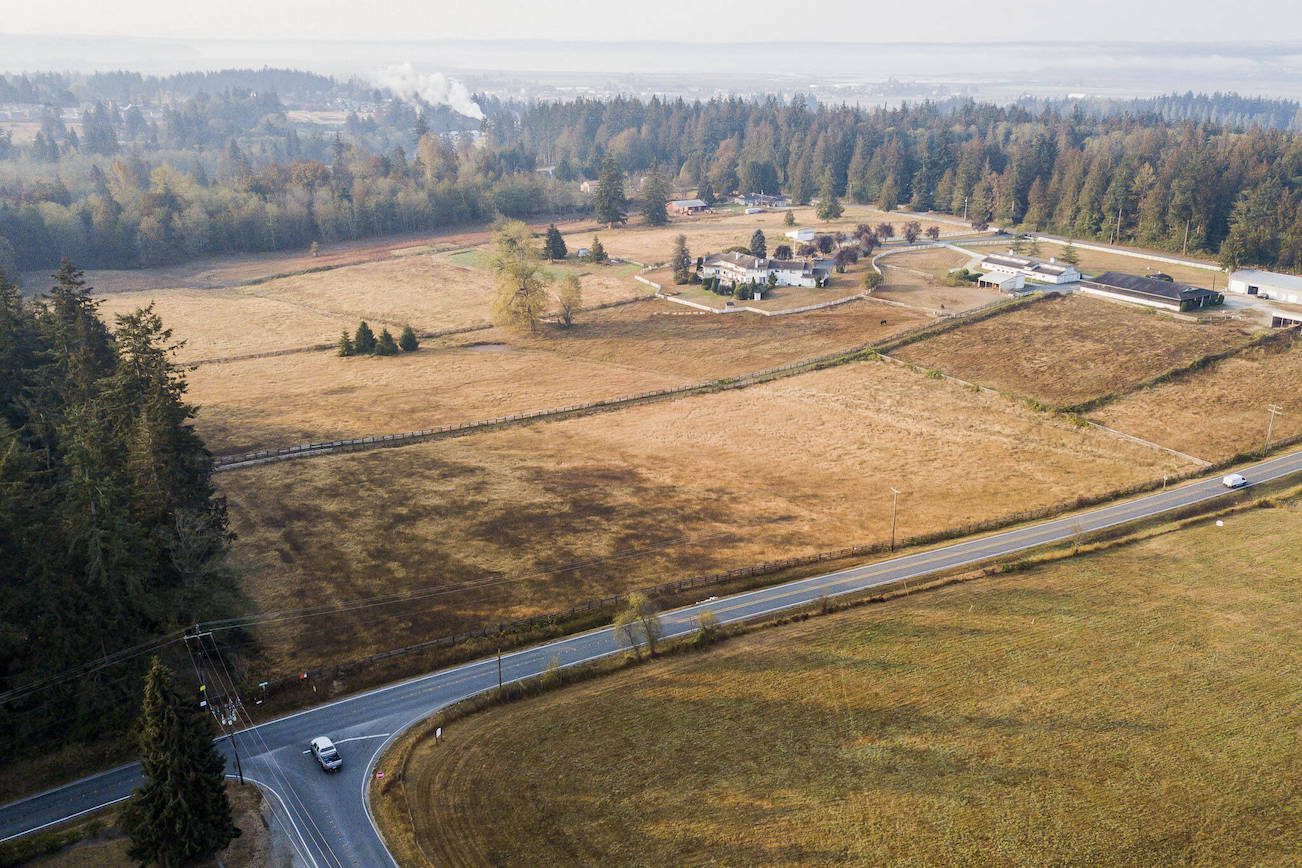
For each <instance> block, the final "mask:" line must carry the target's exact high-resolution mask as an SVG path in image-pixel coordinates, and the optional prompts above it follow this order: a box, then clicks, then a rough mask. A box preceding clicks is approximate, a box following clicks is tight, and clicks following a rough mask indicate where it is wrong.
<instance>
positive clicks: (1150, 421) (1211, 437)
mask: <svg viewBox="0 0 1302 868" xmlns="http://www.w3.org/2000/svg"><path fill="white" fill-rule="evenodd" d="M1272 404H1273V405H1275V406H1277V407H1279V409H1280V414H1279V415H1278V416H1277V417H1276V419H1275V428H1274V432H1273V435H1272V436H1273V437H1274V439H1275V440H1276V441H1279V440H1283V439H1285V438H1289V437H1296V436H1297V435H1298V434H1302V340H1298V339H1295V340H1293V341H1292V343H1291V345H1285V346H1270V347H1260V348H1254V349H1251V350H1248V351H1246V352H1244V353H1242V354H1240V355H1237V356H1234V357H1232V358H1229V359H1223V360H1221V361H1219V362H1217V363H1215V364H1214V365H1212V366H1211V367H1208V368H1205V369H1203V370H1200V371H1197V372H1195V373H1193V374H1190V375H1189V376H1187V377H1182V378H1180V379H1179V380H1176V381H1174V382H1170V383H1163V384H1161V385H1158V386H1153V387H1151V388H1147V389H1141V390H1140V391H1138V392H1134V393H1132V394H1130V395H1127V396H1126V397H1124V398H1122V399H1121V400H1119V401H1116V402H1114V403H1112V404H1108V405H1107V406H1105V407H1102V408H1100V409H1099V410H1097V411H1095V412H1094V413H1092V414H1090V415H1091V418H1094V419H1097V420H1098V421H1100V422H1102V423H1103V424H1105V425H1109V426H1111V427H1113V428H1119V429H1121V430H1123V431H1126V432H1128V433H1131V434H1136V435H1138V436H1140V437H1143V438H1145V439H1147V440H1152V441H1153V442H1155V443H1161V444H1162V445H1164V446H1170V447H1171V448H1174V449H1179V450H1180V451H1182V452H1187V453H1189V454H1191V455H1196V456H1198V457H1199V458H1204V459H1207V460H1209V461H1217V460H1221V459H1225V458H1229V457H1231V456H1234V455H1238V454H1239V453H1241V452H1245V451H1248V450H1252V449H1260V448H1261V447H1262V446H1264V445H1265V442H1266V431H1267V427H1268V424H1269V422H1270V414H1269V413H1267V411H1266V408H1267V407H1269V406H1271V405H1272Z"/></svg>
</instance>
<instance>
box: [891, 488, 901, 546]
mask: <svg viewBox="0 0 1302 868" xmlns="http://www.w3.org/2000/svg"><path fill="white" fill-rule="evenodd" d="M899 503H900V490H899V489H898V488H895V487H894V486H892V487H891V551H895V515H896V511H897V510H896V508H897V507H898V506H899Z"/></svg>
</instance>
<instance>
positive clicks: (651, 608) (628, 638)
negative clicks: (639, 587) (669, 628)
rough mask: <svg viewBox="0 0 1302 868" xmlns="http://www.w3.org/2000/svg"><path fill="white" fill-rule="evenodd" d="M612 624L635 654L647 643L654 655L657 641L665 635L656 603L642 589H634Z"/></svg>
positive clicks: (617, 634) (617, 633)
mask: <svg viewBox="0 0 1302 868" xmlns="http://www.w3.org/2000/svg"><path fill="white" fill-rule="evenodd" d="M612 626H613V627H614V628H615V635H616V636H617V637H619V638H620V639H622V640H623V641H624V642H627V643H628V647H629V648H631V649H632V650H633V653H634V654H640V653H641V652H640V648H641V646H642V645H643V644H645V645H646V646H647V652H648V653H649V654H650V655H651V656H652V657H654V656H655V654H656V643H657V642H659V641H660V637H661V636H662V635H664V628H663V627H662V626H661V624H660V615H659V613H658V612H657V611H656V607H655V603H654V602H652V601H651V599H650V598H649V597H648V596H647V595H646V594H643V593H642V592H641V591H634V592H633V593H631V594H629V595H628V599H627V601H625V604H624V608H623V609H621V610H620V612H619V614H617V615H615V620H614V623H613V624H612Z"/></svg>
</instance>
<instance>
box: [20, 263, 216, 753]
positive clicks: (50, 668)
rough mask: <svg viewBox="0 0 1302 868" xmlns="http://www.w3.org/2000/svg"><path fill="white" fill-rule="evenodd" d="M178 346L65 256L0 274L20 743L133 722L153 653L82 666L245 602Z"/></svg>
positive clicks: (153, 318) (146, 313) (155, 321)
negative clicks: (112, 313) (31, 293)
mask: <svg viewBox="0 0 1302 868" xmlns="http://www.w3.org/2000/svg"><path fill="white" fill-rule="evenodd" d="M171 351H172V342H171V333H170V331H168V330H167V329H166V328H164V327H163V324H162V323H161V322H160V320H159V318H158V316H157V315H156V314H154V312H153V311H152V310H151V309H149V308H145V309H141V310H139V311H137V312H135V313H132V314H129V315H124V316H120V317H118V318H117V322H116V325H115V327H114V328H112V329H110V328H109V327H108V326H106V325H105V323H104V322H103V320H102V319H101V317H100V316H99V314H98V312H97V310H96V302H95V301H94V300H93V298H92V297H91V293H90V288H89V287H87V286H86V285H85V283H84V281H83V278H82V276H81V273H80V272H79V271H77V270H76V269H75V268H73V267H72V266H71V265H69V264H67V263H66V262H65V263H64V264H63V265H62V266H61V267H60V268H59V270H58V272H57V273H56V275H55V281H54V285H53V287H52V288H50V290H49V292H48V296H47V297H45V298H44V299H43V300H42V301H40V302H27V301H24V300H23V299H22V298H21V297H20V295H19V294H18V291H17V288H16V287H15V286H14V285H13V284H12V283H11V282H10V281H8V280H7V279H5V278H4V276H3V274H0V575H2V576H3V580H2V582H0V584H2V586H3V588H4V593H3V594H0V696H2V697H3V699H4V701H3V702H0V730H3V731H4V732H5V733H6V734H7V735H8V736H9V740H10V741H11V743H12V744H15V745H23V746H24V750H25V751H30V750H31V749H32V748H33V747H34V746H36V745H47V744H52V743H60V742H64V741H71V740H77V739H84V738H87V737H90V736H93V735H95V734H97V733H101V732H104V731H108V730H116V731H121V730H122V728H124V727H125V726H126V724H127V723H128V722H129V721H130V719H131V718H132V716H133V715H134V713H135V710H136V708H137V697H138V695H139V679H140V676H141V674H142V672H143V669H144V667H145V665H147V663H148V658H147V657H145V656H134V657H133V656H131V655H129V654H128V655H125V656H122V657H121V658H120V659H121V663H120V665H116V666H114V667H112V668H108V669H97V668H95V667H93V666H88V665H87V664H90V663H93V662H94V661H95V660H96V659H97V658H102V657H104V656H107V655H121V654H122V652H123V651H124V649H129V648H131V647H132V646H134V645H136V644H137V643H141V642H149V641H152V640H154V639H156V638H157V637H159V636H161V635H165V634H167V633H169V632H171V631H174V630H177V629H179V628H183V627H185V626H187V625H189V624H192V623H194V622H195V621H197V620H199V619H201V618H208V617H212V616H214V615H220V614H223V613H229V612H231V611H233V610H234V609H237V608H239V599H240V598H239V597H238V593H237V591H236V581H235V577H234V574H233V572H232V571H231V570H230V569H229V568H228V567H227V565H226V559H225V558H226V550H227V544H228V542H229V538H230V533H229V531H228V529H227V518H226V507H225V502H224V500H223V499H222V498H221V497H220V496H219V495H218V494H217V493H216V491H215V489H214V487H213V485H212V481H211V474H212V457H211V455H210V454H209V453H208V450H207V449H206V448H205V447H204V445H203V442H202V441H201V440H200V439H199V437H198V435H197V434H196V433H195V432H194V430H193V428H192V426H191V418H192V417H193V415H194V408H193V407H192V406H190V405H189V404H187V403H186V401H185V382H184V380H183V378H182V376H181V371H180V370H179V369H178V368H177V367H176V366H175V365H174V364H173V363H172V361H171ZM30 687H39V688H40V689H36V690H30V691H29V689H28V688H30ZM19 755H22V752H19ZM11 758H17V757H16V756H15V757H11Z"/></svg>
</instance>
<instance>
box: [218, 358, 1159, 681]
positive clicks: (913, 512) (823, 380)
mask: <svg viewBox="0 0 1302 868" xmlns="http://www.w3.org/2000/svg"><path fill="white" fill-rule="evenodd" d="M1179 469H1181V466H1180V465H1179V464H1178V463H1177V462H1176V461H1175V460H1174V459H1172V458H1171V457H1170V456H1167V455H1165V454H1164V453H1160V452H1157V451H1155V450H1151V449H1147V448H1144V447H1139V446H1135V445H1133V444H1130V443H1128V442H1126V441H1122V440H1120V439H1117V438H1113V437H1111V436H1109V435H1106V434H1102V433H1099V432H1097V431H1094V430H1093V429H1081V428H1077V427H1075V426H1072V425H1069V424H1067V423H1065V422H1063V421H1060V420H1058V419H1056V418H1054V417H1052V416H1047V415H1045V414H1042V413H1035V412H1032V411H1030V410H1029V409H1026V408H1025V407H1023V406H1021V405H1020V404H1018V403H1017V402H1013V401H1009V400H1008V399H1006V398H1003V397H1000V396H997V395H990V394H983V393H977V392H973V391H972V390H970V389H967V388H965V387H962V386H958V385H955V384H952V383H950V382H948V381H944V380H933V379H929V378H927V377H923V376H921V375H919V374H915V373H913V372H910V371H908V370H905V369H902V368H899V367H896V366H892V365H887V364H883V363H874V362H868V363H860V364H853V365H846V366H842V367H838V368H833V369H828V370H824V371H819V372H815V373H811V374H805V375H800V376H796V377H791V378H787V379H784V380H780V381H776V382H773V383H769V384H766V385H763V386H756V387H752V388H748V389H743V390H738V391H731V392H723V393H717V394H710V395H705V396H700V397H694V398H686V399H681V400H678V401H672V402H664V403H659V404H653V405H645V406H641V407H635V408H630V409H627V410H624V411H621V412H618V413H610V414H601V415H596V416H590V417H586V418H580V419H573V420H569V421H563V422H554V423H548V424H537V425H532V426H527V427H520V428H513V429H507V430H502V431H497V432H491V433H485V434H480V435H475V436H470V437H463V438H457V439H454V440H445V441H437V442H431V443H425V444H420V445H416V446H410V447H404V448H401V449H393V450H384V451H379V452H371V453H358V454H352V455H339V456H331V457H324V458H315V459H312V460H308V461H294V462H286V463H283V464H275V465H268V466H265V467H256V468H249V469H243V470H237V471H231V472H229V473H223V474H222V475H221V476H220V477H219V482H220V485H221V488H222V490H223V492H224V493H225V494H226V495H227V497H228V498H229V500H230V509H231V516H232V522H233V529H234V530H235V531H236V532H237V534H238V535H239V538H238V540H237V542H236V544H235V550H236V555H237V557H238V559H239V560H240V562H241V563H242V566H243V567H244V569H245V571H246V573H245V574H246V575H247V577H248V578H247V583H246V584H247V591H248V594H249V595H250V597H251V598H252V599H253V600H254V602H255V603H256V605H257V606H258V608H259V609H262V610H276V609H285V608H297V607H298V606H300V605H302V602H303V601H304V600H310V601H312V603H313V604H314V605H315V604H330V603H342V602H346V601H353V600H358V599H364V598H369V597H372V596H374V595H376V594H381V593H385V594H388V593H399V592H409V591H413V590H416V589H427V588H428V589H438V590H440V593H439V595H438V596H433V597H429V598H427V599H425V600H423V601H422V602H420V603H413V604H406V605H403V606H393V607H387V608H381V609H370V610H365V611H363V612H358V613H345V614H337V615H332V616H331V617H330V619H329V622H328V624H329V629H328V630H324V631H323V630H322V629H321V626H322V624H321V623H314V622H312V621H311V620H307V621H301V622H291V623H290V624H288V625H286V627H285V629H283V630H278V631H276V633H275V634H274V635H273V634H272V633H270V632H269V633H267V634H266V635H265V636H264V637H263V638H264V641H265V642H266V649H267V655H268V656H267V660H266V661H265V666H266V668H267V670H268V672H269V674H270V673H275V672H283V671H285V670H286V669H287V668H288V667H290V666H295V667H300V668H310V667H313V666H316V665H318V664H319V663H322V662H325V661H337V660H338V659H340V658H341V657H346V656H352V655H362V654H365V653H369V652H372V651H377V650H381V649H384V648H390V647H396V646H400V645H403V644H407V643H410V642H414V641H418V640H420V639H427V638H430V637H432V636H438V635H441V634H445V633H452V632H456V631H458V630H459V629H461V628H466V627H470V626H478V625H480V624H482V623H485V622H491V621H495V620H499V619H509V618H513V617H521V616H526V615H530V614H535V613H539V612H549V611H556V610H560V609H564V608H566V607H568V606H569V605H571V604H573V603H575V602H578V601H580V600H585V599H589V598H592V597H596V596H601V595H605V594H609V593H612V592H616V591H621V590H624V589H627V588H632V587H643V586H647V585H652V584H657V583H659V582H663V581H668V580H670V579H674V578H679V577H683V576H686V575H692V574H696V573H700V572H709V571H713V570H717V569H723V568H731V567H736V566H741V565H746V564H752V563H757V562H761V561H765V560H769V559H772V558H776V557H785V556H788V555H796V554H803V553H811V552H815V551H822V550H827V549H833V548H839V547H842V546H845V545H849V544H852V543H856V542H865V543H866V542H874V541H880V540H884V539H885V538H886V537H887V536H888V535H889V529H890V502H891V494H890V486H892V485H894V486H896V487H898V488H900V489H902V490H903V491H904V494H903V495H902V496H901V498H900V508H899V530H900V534H901V536H902V537H908V536H910V535H913V534H921V533H926V532H930V531H936V530H940V529H945V528H952V527H956V526H961V525H965V524H967V523H970V522H974V521H979V520H984V519H989V518H992V517H997V516H1002V515H1008V514H1011V513H1015V512H1018V511H1021V510H1025V509H1030V508H1035V507H1043V506H1049V505H1053V504H1058V503H1061V502H1064V501H1067V500H1070V499H1072V498H1075V497H1076V496H1078V495H1091V494H1102V493H1104V492H1106V491H1110V490H1113V489H1115V488H1118V487H1122V486H1126V485H1130V484H1133V483H1137V482H1140V481H1143V480H1148V479H1153V478H1156V477H1160V476H1161V475H1163V474H1165V473H1171V472H1176V471H1178V470H1179ZM475 585H477V586H475ZM464 586H475V587H471V588H470V589H469V590H460V591H458V590H456V589H457V588H459V587H464ZM290 660H292V661H293V663H292V664H291V663H289V662H288V661H290Z"/></svg>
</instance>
